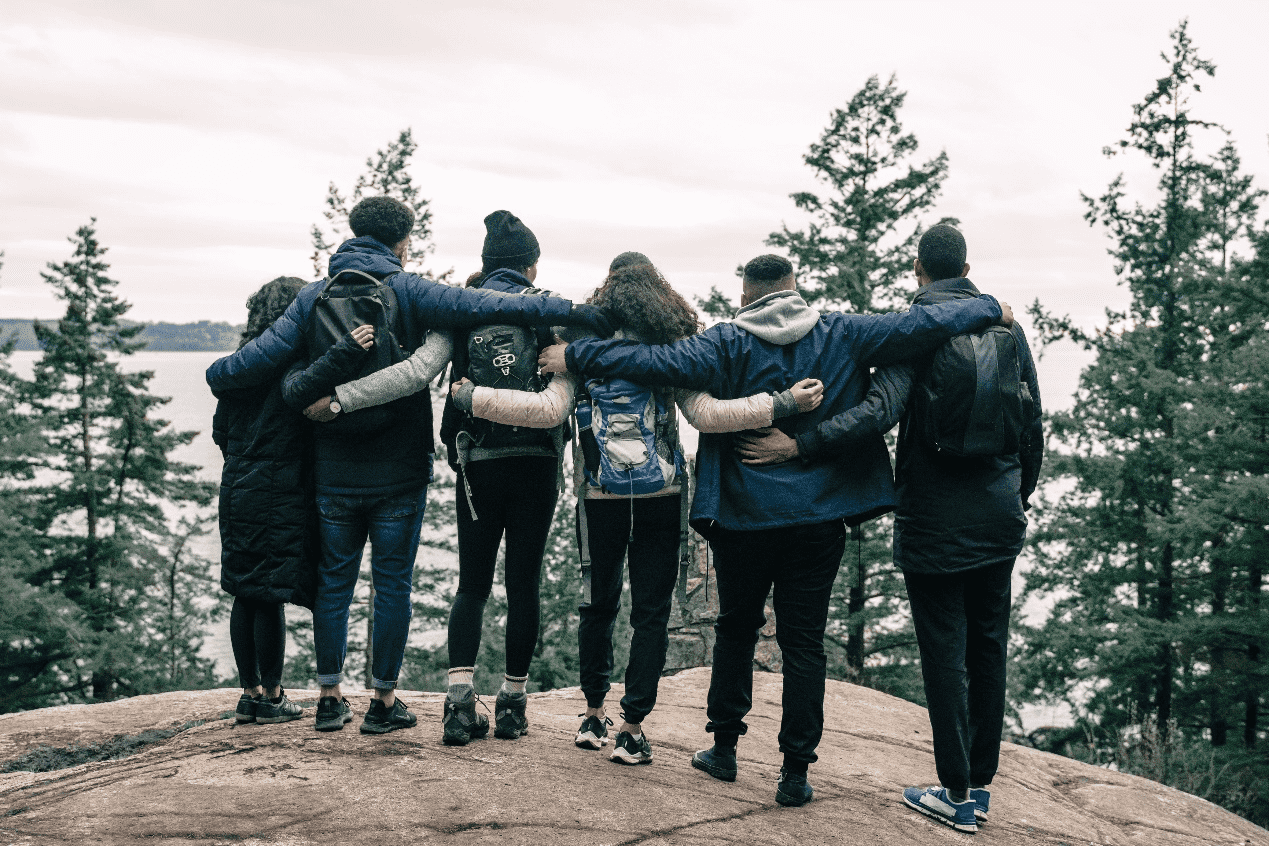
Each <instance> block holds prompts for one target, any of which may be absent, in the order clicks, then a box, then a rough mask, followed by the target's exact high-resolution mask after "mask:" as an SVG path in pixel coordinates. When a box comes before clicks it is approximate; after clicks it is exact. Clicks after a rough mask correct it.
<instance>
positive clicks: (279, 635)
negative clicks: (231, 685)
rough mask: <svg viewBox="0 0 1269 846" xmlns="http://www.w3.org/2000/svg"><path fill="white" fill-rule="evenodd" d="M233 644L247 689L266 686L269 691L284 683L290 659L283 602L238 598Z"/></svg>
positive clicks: (231, 627) (232, 618) (232, 619)
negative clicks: (285, 665) (284, 667)
mask: <svg viewBox="0 0 1269 846" xmlns="http://www.w3.org/2000/svg"><path fill="white" fill-rule="evenodd" d="M229 643H230V645H231V646H232V647H233V650H234V661H235V662H236V663H237V664H238V679H239V681H241V682H242V686H243V687H244V688H249V687H255V686H256V685H262V686H263V687H264V688H265V689H266V690H268V689H270V688H274V687H277V686H278V685H279V684H280V683H281V682H282V660H283V657H284V656H285V655H286V616H285V615H284V614H283V610H282V603H281V602H256V601H255V600H252V599H244V598H242V597H241V596H235V597H234V607H233V610H232V611H230V612H229Z"/></svg>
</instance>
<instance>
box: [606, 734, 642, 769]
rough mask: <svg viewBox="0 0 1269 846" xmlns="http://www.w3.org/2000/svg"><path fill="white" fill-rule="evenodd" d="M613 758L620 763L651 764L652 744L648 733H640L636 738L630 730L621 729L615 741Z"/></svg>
mask: <svg viewBox="0 0 1269 846" xmlns="http://www.w3.org/2000/svg"><path fill="white" fill-rule="evenodd" d="M612 759H613V760H614V761H616V762H617V763H618V764H651V763H652V744H651V743H649V742H648V736H647V735H646V734H640V735H639V737H638V739H635V736H634V735H633V734H631V733H630V732H628V731H619V732H617V739H616V741H615V742H614V743H613V747H612Z"/></svg>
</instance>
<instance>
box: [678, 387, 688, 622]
mask: <svg viewBox="0 0 1269 846" xmlns="http://www.w3.org/2000/svg"><path fill="white" fill-rule="evenodd" d="M677 416H678V414H677V411H676V413H675V417H677ZM691 510H692V474H691V472H690V471H689V469H688V468H687V467H684V468H683V478H682V480H681V481H680V482H679V583H678V594H679V615H680V616H681V617H682V618H683V622H685V623H686V622H687V577H688V573H689V572H690V570H691V566H692V549H691V544H690V543H689V542H688V540H689V532H688V525H687V518H688V515H689V514H690V513H691Z"/></svg>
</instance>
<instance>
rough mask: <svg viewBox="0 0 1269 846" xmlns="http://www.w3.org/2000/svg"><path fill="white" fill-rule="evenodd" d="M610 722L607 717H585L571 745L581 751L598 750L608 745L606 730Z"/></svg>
mask: <svg viewBox="0 0 1269 846" xmlns="http://www.w3.org/2000/svg"><path fill="white" fill-rule="evenodd" d="M610 725H612V720H610V719H608V718H607V717H603V718H600V717H587V718H586V719H584V720H582V727H581V728H579V729H578V730H577V737H576V738H574V740H573V743H575V744H576V745H577V746H579V747H580V748H582V749H600V748H602V747H604V746H606V745H608V728H607V726H610Z"/></svg>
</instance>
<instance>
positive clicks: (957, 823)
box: [903, 787, 978, 834]
mask: <svg viewBox="0 0 1269 846" xmlns="http://www.w3.org/2000/svg"><path fill="white" fill-rule="evenodd" d="M903 801H904V804H906V805H907V806H908V807H909V808H912V809H913V810H915V811H920V812H921V813H923V814H925V815H926V816H927V817H929V818H930V819H932V820H938V821H939V822H941V823H943V825H948V826H951V827H952V828H954V829H956V830H957V831H964V832H966V833H967V834H975V833H976V832H977V831H978V822H977V821H976V820H975V819H974V810H975V808H976V807H977V804H976V803H975V802H973V801H972V800H966V801H964V802H953V801H952V798H951V797H950V796H948V795H947V789H946V788H943V787H927V788H926V789H925V790H922V789H921V788H919V787H908V788H905V789H904V791H903Z"/></svg>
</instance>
